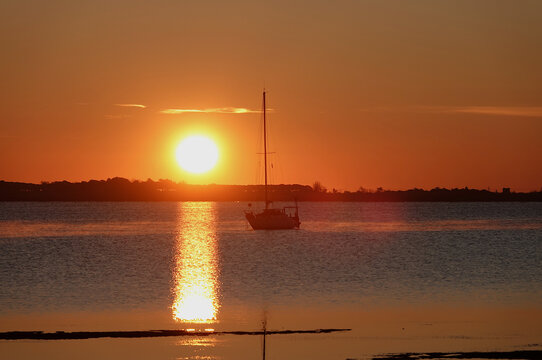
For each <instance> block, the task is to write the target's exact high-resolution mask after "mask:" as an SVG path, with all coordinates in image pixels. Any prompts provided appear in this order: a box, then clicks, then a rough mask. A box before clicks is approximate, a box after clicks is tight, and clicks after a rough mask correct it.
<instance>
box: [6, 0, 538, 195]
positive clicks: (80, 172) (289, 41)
mask: <svg viewBox="0 0 542 360" xmlns="http://www.w3.org/2000/svg"><path fill="white" fill-rule="evenodd" d="M0 45H1V51H2V56H1V57H0V79H1V84H2V85H1V87H0V91H1V96H0V179H3V180H6V181H24V182H40V181H56V180H68V181H81V180H89V179H107V178H110V177H115V176H121V177H125V178H128V179H139V180H146V179H147V178H152V179H154V180H158V179H171V180H174V181H186V182H188V183H196V184H208V183H217V184H253V183H255V182H256V181H257V180H258V173H259V170H258V169H259V165H258V161H259V157H261V156H260V155H258V154H257V152H261V149H260V148H258V146H259V145H261V141H260V140H259V136H260V133H259V131H260V130H261V124H260V118H261V117H260V114H259V113H258V111H259V109H260V108H261V92H262V89H263V88H264V87H265V88H266V89H267V91H268V107H269V108H270V109H272V110H271V111H270V113H269V119H270V122H271V123H270V132H271V134H270V142H271V144H270V151H273V152H276V154H275V155H273V160H272V161H273V170H274V171H273V174H274V175H273V182H274V183H300V184H309V185H310V184H312V183H313V182H314V181H316V180H318V181H320V182H321V183H322V184H323V185H325V186H326V187H327V188H329V189H331V188H336V189H338V190H357V189H358V188H359V187H360V186H363V187H365V188H373V189H374V188H376V187H384V188H388V189H408V188H413V187H420V188H433V187H436V186H440V187H448V188H449V187H464V186H468V187H472V188H484V189H487V188H488V187H489V188H490V189H492V190H495V189H497V188H498V189H500V188H501V187H503V186H504V187H512V188H513V189H514V190H517V191H531V190H539V189H541V188H542V2H541V1H482V0H480V1H432V0H431V1H399V0H398V1H388V0H380V1H361V0H359V1H354V0H352V1H343V0H338V1H333V2H330V1H321V0H313V1H296V0H288V1H260V0H250V1H249V0H242V1H212V0H209V1H181V0H168V1H166V0H159V1H135V0H133V1H125V0H107V1H105V0H103V1H102V0H93V1H73V0H65V1H58V0H52V1H41V0H36V1H27V0H13V1H7V0H0ZM186 110H191V111H186ZM194 134H199V135H205V136H207V137H209V138H212V139H213V140H214V141H215V142H216V144H217V146H218V148H219V160H218V163H217V166H216V167H215V168H214V169H213V170H211V171H209V172H207V173H203V174H199V175H194V174H189V173H187V172H185V171H184V170H182V169H181V168H180V167H179V166H178V164H177V162H176V159H175V149H176V147H177V145H178V144H179V142H180V141H181V140H182V139H183V138H184V137H186V136H189V135H194Z"/></svg>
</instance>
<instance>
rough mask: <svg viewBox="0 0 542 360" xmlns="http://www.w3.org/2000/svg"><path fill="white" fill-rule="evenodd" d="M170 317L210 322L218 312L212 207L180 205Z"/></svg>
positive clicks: (187, 203)
mask: <svg viewBox="0 0 542 360" xmlns="http://www.w3.org/2000/svg"><path fill="white" fill-rule="evenodd" d="M178 209H179V210H178V215H177V223H178V234H177V246H176V265H175V273H174V276H175V289H174V295H175V296H174V298H175V300H174V303H173V306H172V309H173V318H174V319H175V320H178V321H184V322H191V323H211V322H213V321H214V320H216V315H217V312H218V308H219V306H220V305H219V304H218V256H217V238H216V224H215V221H216V219H215V211H216V209H215V204H214V203H203V202H182V203H179V208H178Z"/></svg>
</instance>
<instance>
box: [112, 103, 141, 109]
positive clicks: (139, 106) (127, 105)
mask: <svg viewBox="0 0 542 360" xmlns="http://www.w3.org/2000/svg"><path fill="white" fill-rule="evenodd" d="M115 106H121V107H133V108H139V109H145V108H146V106H145V105H141V104H115Z"/></svg>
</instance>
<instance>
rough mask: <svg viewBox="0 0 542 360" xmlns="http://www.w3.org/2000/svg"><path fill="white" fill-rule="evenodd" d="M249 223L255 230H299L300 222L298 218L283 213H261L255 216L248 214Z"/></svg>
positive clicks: (246, 214)
mask: <svg viewBox="0 0 542 360" xmlns="http://www.w3.org/2000/svg"><path fill="white" fill-rule="evenodd" d="M245 216H246V218H247V220H248V223H249V224H250V226H251V227H252V228H253V229H254V230H281V229H296V228H299V225H300V222H299V218H298V217H297V216H289V215H287V214H285V213H283V212H278V211H277V212H266V211H264V212H261V213H259V214H255V213H253V212H246V213H245Z"/></svg>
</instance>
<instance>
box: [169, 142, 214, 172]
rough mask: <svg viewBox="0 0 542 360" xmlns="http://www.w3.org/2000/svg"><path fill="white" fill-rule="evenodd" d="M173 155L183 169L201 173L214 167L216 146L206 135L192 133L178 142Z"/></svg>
mask: <svg viewBox="0 0 542 360" xmlns="http://www.w3.org/2000/svg"><path fill="white" fill-rule="evenodd" d="M175 156H176V158H177V162H178V163H179V165H180V166H181V167H182V168H183V169H184V170H186V171H188V172H191V173H193V174H202V173H204V172H207V171H209V170H211V169H212V168H214V167H215V165H216V162H217V161H218V148H217V147H216V144H215V143H214V142H213V141H212V140H211V139H209V138H208V137H205V136H201V135H193V136H189V137H187V138H185V139H183V140H182V141H181V142H180V143H179V145H178V146H177V150H176V151H175Z"/></svg>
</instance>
